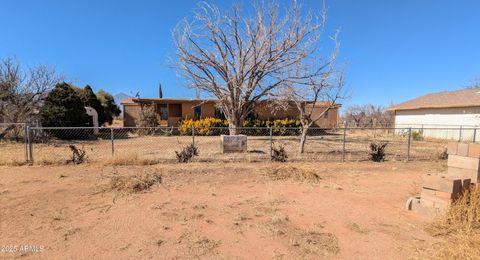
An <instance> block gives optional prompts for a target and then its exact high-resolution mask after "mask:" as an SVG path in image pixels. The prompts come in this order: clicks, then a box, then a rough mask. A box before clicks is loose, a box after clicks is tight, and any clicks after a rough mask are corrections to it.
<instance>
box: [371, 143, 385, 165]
mask: <svg viewBox="0 0 480 260" xmlns="http://www.w3.org/2000/svg"><path fill="white" fill-rule="evenodd" d="M387 145H388V143H380V142H372V143H370V151H369V153H368V158H369V159H370V160H371V161H374V162H383V161H385V156H386V153H385V148H386V147H387Z"/></svg>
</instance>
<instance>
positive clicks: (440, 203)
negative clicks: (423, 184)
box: [420, 195, 452, 209]
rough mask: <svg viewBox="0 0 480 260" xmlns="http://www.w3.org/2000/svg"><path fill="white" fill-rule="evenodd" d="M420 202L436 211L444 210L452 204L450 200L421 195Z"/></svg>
mask: <svg viewBox="0 0 480 260" xmlns="http://www.w3.org/2000/svg"><path fill="white" fill-rule="evenodd" d="M420 200H421V203H422V204H423V205H425V206H427V207H433V208H436V209H446V208H447V207H448V206H450V205H451V204H452V200H451V199H444V198H439V197H437V196H429V195H425V196H423V195H422V197H421V199H420Z"/></svg>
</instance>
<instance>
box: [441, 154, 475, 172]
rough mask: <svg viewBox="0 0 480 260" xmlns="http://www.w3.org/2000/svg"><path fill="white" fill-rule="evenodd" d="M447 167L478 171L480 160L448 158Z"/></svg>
mask: <svg viewBox="0 0 480 260" xmlns="http://www.w3.org/2000/svg"><path fill="white" fill-rule="evenodd" d="M447 165H448V167H456V168H462V169H470V170H478V169H480V158H471V157H464V156H459V155H449V156H448V163H447Z"/></svg>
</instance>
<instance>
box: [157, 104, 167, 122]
mask: <svg viewBox="0 0 480 260" xmlns="http://www.w3.org/2000/svg"><path fill="white" fill-rule="evenodd" d="M157 115H158V117H157V119H158V124H159V125H160V126H168V106H167V104H158V105H157Z"/></svg>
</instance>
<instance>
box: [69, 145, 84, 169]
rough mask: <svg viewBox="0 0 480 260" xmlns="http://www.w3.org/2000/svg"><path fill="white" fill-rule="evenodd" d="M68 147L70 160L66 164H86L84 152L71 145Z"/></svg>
mask: <svg viewBox="0 0 480 260" xmlns="http://www.w3.org/2000/svg"><path fill="white" fill-rule="evenodd" d="M68 147H69V148H70V151H72V159H70V160H68V161H67V163H74V164H81V163H84V162H86V160H87V154H86V152H85V150H83V149H79V148H77V147H76V146H75V145H73V144H71V145H69V146H68Z"/></svg>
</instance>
